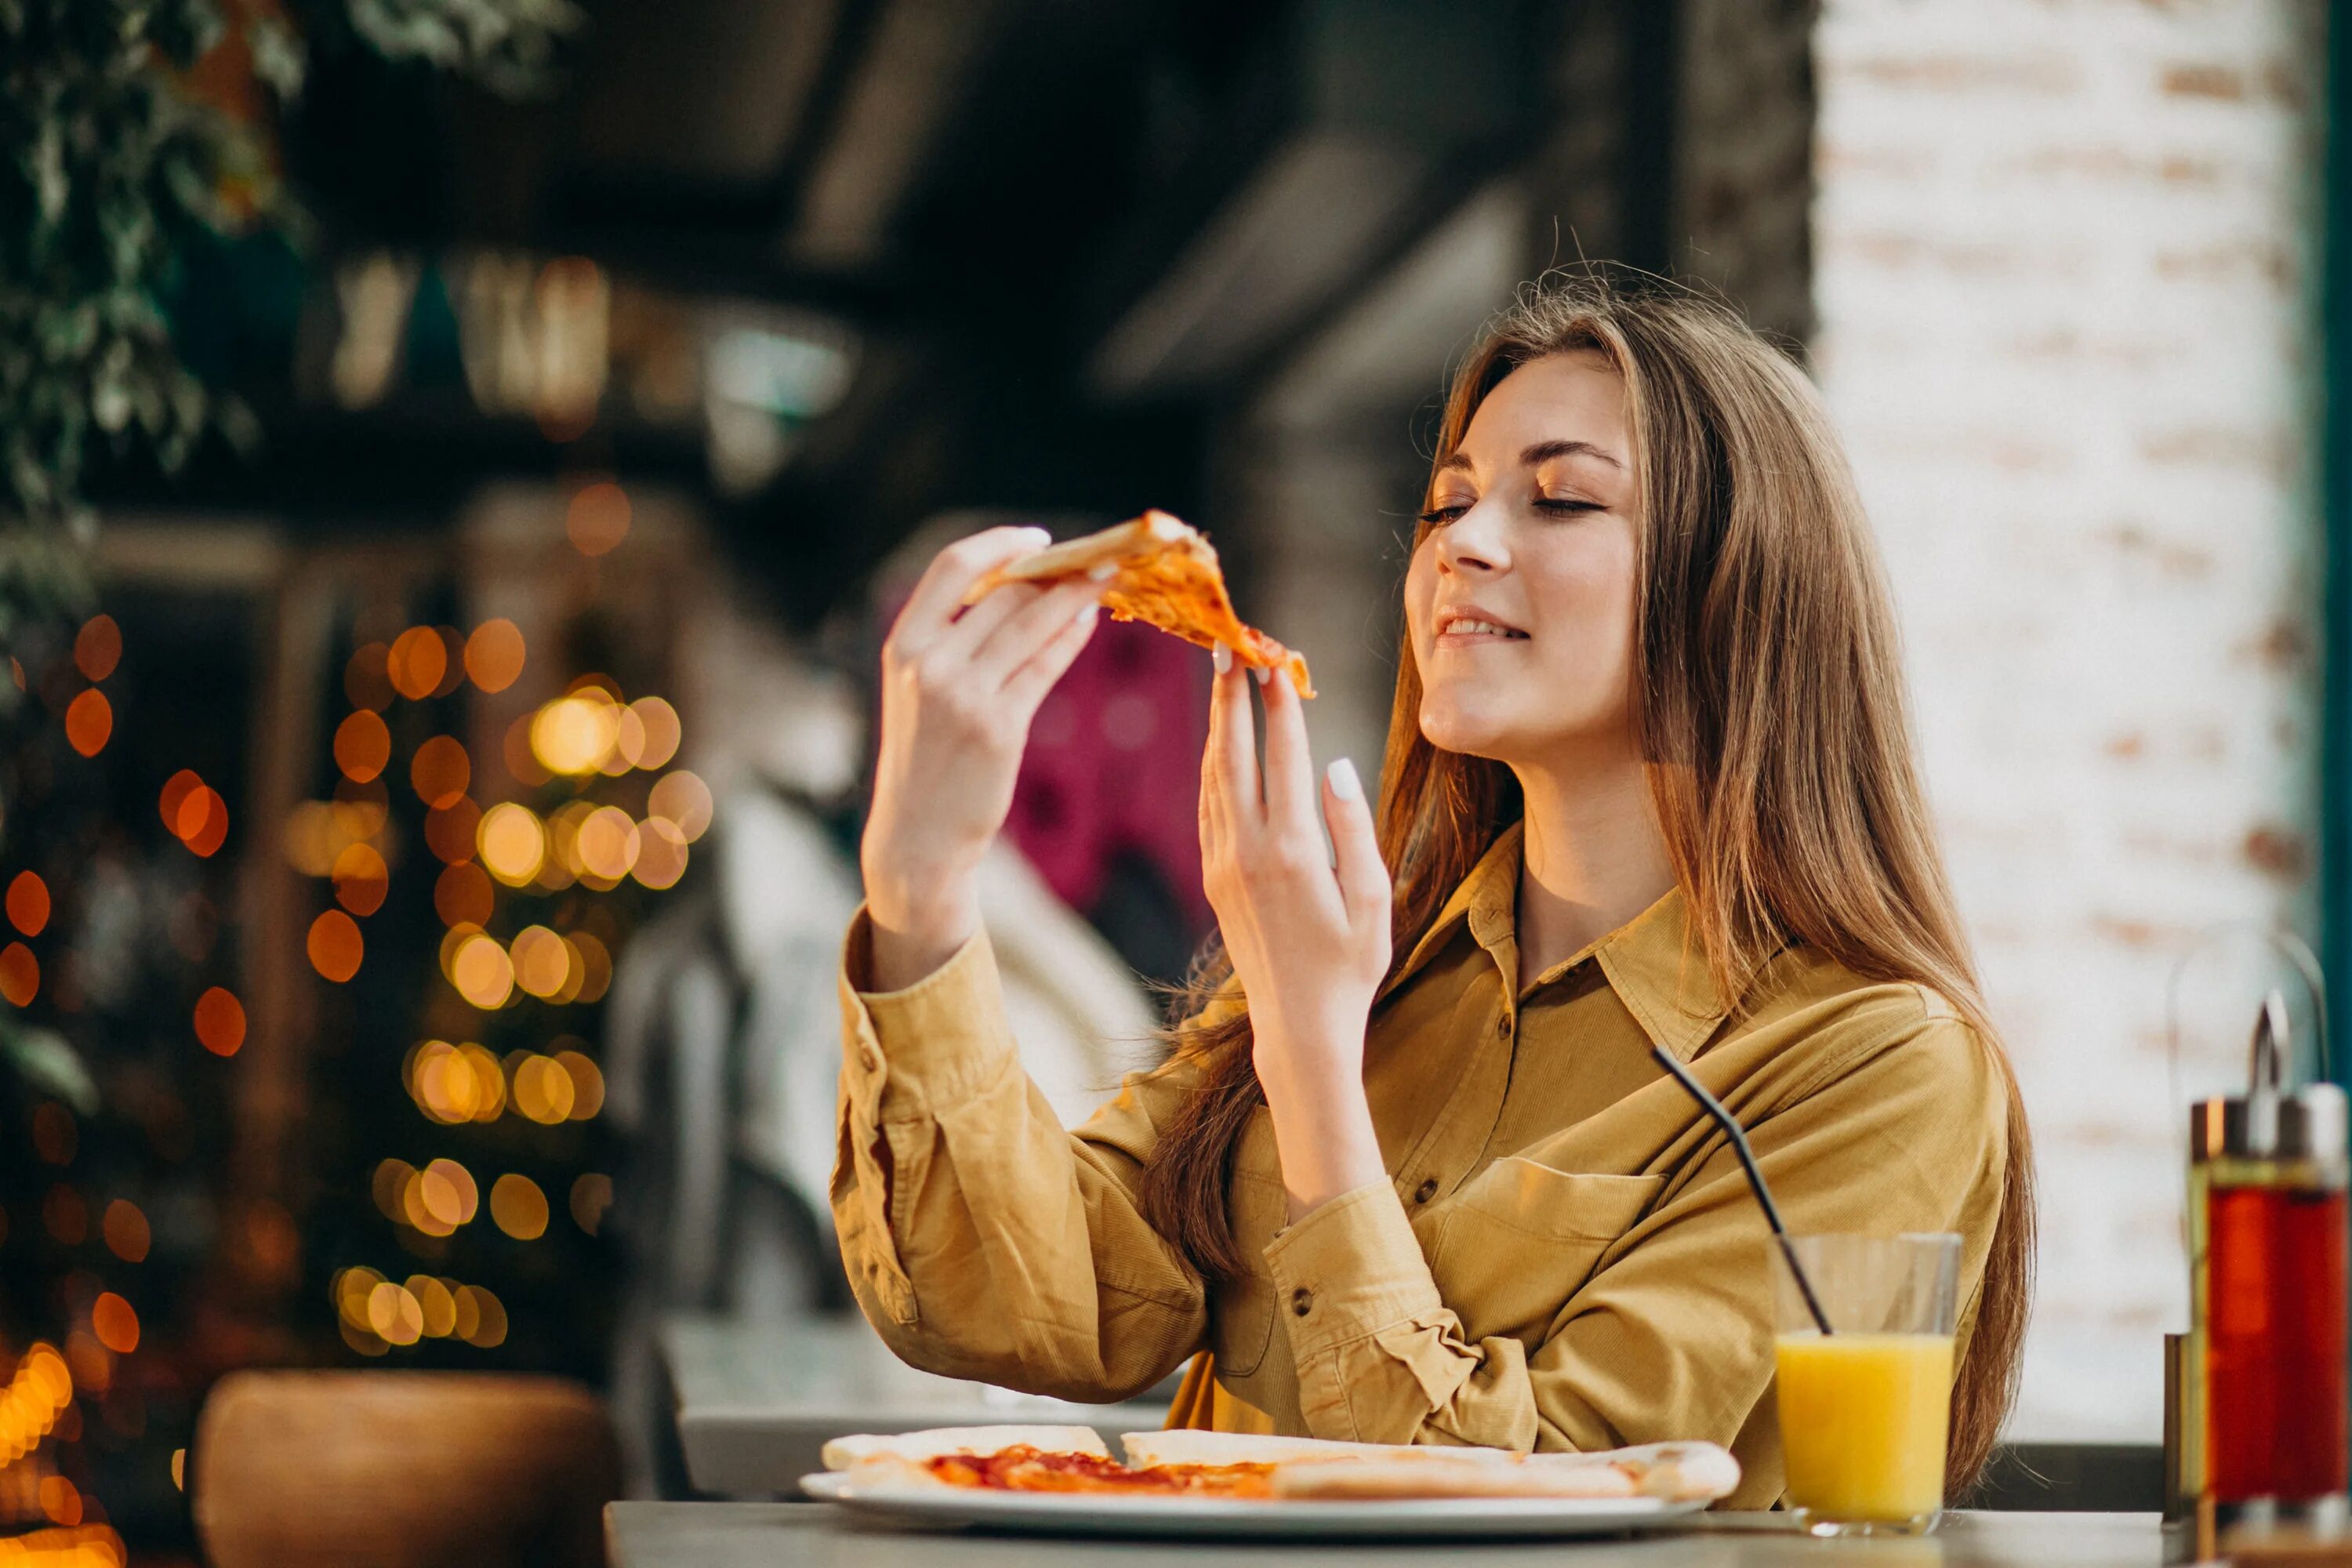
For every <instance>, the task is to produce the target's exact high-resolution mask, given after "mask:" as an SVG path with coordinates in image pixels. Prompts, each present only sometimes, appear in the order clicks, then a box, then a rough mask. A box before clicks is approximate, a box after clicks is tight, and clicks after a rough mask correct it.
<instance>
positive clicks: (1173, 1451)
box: [825, 1426, 1739, 1502]
mask: <svg viewBox="0 0 2352 1568" xmlns="http://www.w3.org/2000/svg"><path fill="white" fill-rule="evenodd" d="M1008 1432H1009V1433H1013V1434H1016V1435H1025V1436H1027V1437H1029V1438H1032V1439H1035V1440H1024V1441H1019V1442H1011V1443H1004V1442H1001V1441H1000V1440H999V1439H998V1438H996V1437H995V1436H967V1435H968V1434H999V1433H1008ZM1079 1434H1083V1436H1078V1435H1079ZM1087 1438H1092V1439H1093V1441H1092V1442H1091V1443H1088V1442H1087V1441H1086V1439H1087ZM1120 1441H1121V1444H1122V1445H1123V1446H1124V1447H1125V1449H1126V1452H1127V1462H1126V1463H1125V1464H1123V1465H1122V1464H1120V1463H1119V1462H1118V1460H1116V1459H1114V1458H1111V1457H1110V1454H1109V1450H1108V1448H1107V1447H1105V1446H1104V1445H1103V1443H1102V1439H1101V1438H1100V1437H1099V1436H1097V1435H1096V1434H1095V1433H1094V1431H1093V1430H1092V1429H1091V1428H1088V1427H1083V1426H1080V1427H1039V1428H1019V1427H981V1428H956V1427H949V1428H944V1429H941V1430H939V1431H933V1432H919V1433H911V1434H908V1435H907V1436H903V1437H849V1438H841V1439H837V1440H836V1441H835V1442H834V1443H830V1444H827V1445H826V1446H825V1462H826V1464H827V1465H828V1466H829V1467H830V1468H835V1469H845V1470H847V1471H849V1472H850V1475H851V1478H852V1479H854V1480H856V1481H857V1482H859V1483H862V1484H871V1485H874V1486H876V1487H881V1488H905V1487H917V1488H929V1487H961V1488H967V1489H975V1490H983V1491H1013V1492H1064V1493H1070V1492H1082V1493H1092V1494H1097V1495H1100V1494H1106V1493H1108V1494H1118V1495H1125V1496H1142V1497H1192V1498H1216V1499H1224V1500H1271V1501H1280V1500H1321V1501H1348V1502H1365V1501H1379V1500H1413V1499H1436V1498H1550V1499H1591V1500H1610V1499H1613V1500H1629V1499H1635V1498H1655V1499H1660V1500H1665V1501H1673V1502H1712V1501H1714V1500H1716V1499H1717V1498H1721V1497H1725V1496H1727V1495H1729V1493H1730V1492H1731V1490H1732V1489H1734V1488H1735V1487H1737V1486H1738V1484H1739V1462H1738V1460H1737V1459H1735V1458H1732V1457H1731V1455H1730V1454H1729V1453H1727V1451H1725V1450H1724V1449H1722V1448H1720V1447H1717V1446H1716V1445H1715V1444H1712V1443H1653V1444H1649V1445H1646V1446H1644V1447H1636V1448H1617V1449H1612V1450H1611V1451H1609V1452H1606V1453H1592V1454H1521V1453H1517V1452H1514V1451H1512V1450H1509V1449H1504V1448H1452V1447H1420V1446H1413V1447H1400V1446H1396V1445H1390V1444H1380V1443H1339V1442H1331V1441H1327V1440H1324V1439H1319V1438H1313V1437H1276V1436H1252V1435H1249V1434H1246V1433H1237V1432H1197V1431H1166V1432H1132V1433H1129V1434H1127V1435H1126V1436H1123V1437H1122V1438H1121V1439H1120ZM992 1445H994V1446H992Z"/></svg>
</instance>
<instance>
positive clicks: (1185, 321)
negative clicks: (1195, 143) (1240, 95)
mask: <svg viewBox="0 0 2352 1568" xmlns="http://www.w3.org/2000/svg"><path fill="white" fill-rule="evenodd" d="M1527 32H1528V22H1527V16H1526V11H1525V7H1523V6H1522V5H1518V4H1517V3H1516V0H1459V3H1457V4H1454V5H1448V6H1444V7H1437V6H1431V5H1423V4H1415V3H1413V0H1308V3H1307V4H1306V5H1302V6H1300V7H1299V9H1298V11H1297V14H1296V16H1294V17H1292V18H1291V20H1290V26H1288V27H1287V28H1286V31H1285V32H1284V33H1283V34H1280V35H1277V36H1276V37H1277V41H1276V60H1275V63H1274V65H1273V66H1272V68H1271V78H1270V79H1271V84H1272V85H1271V87H1270V88H1269V86H1268V85H1267V83H1268V77H1267V74H1266V73H1265V72H1260V73H1257V74H1255V75H1254V76H1253V77H1251V78H1250V79H1247V80H1246V81H1245V82H1244V87H1245V89H1247V90H1248V91H1249V92H1250V93H1251V94H1252V95H1253V97H1254V101H1253V105H1252V112H1250V113H1249V114H1246V115H1244V116H1240V117H1237V118H1239V119H1241V120H1243V121H1246V122H1248V123H1250V124H1251V125H1252V126H1253V128H1254V129H1256V128H1262V127H1265V126H1267V125H1269V124H1270V125H1271V132H1270V133H1267V132H1265V131H1264V130H1262V129H1261V130H1259V131H1258V142H1259V145H1258V146H1257V148H1256V149H1255V161H1254V163H1251V164H1250V166H1248V167H1247V169H1246V171H1245V172H1244V174H1242V176H1241V177H1240V178H1239V179H1238V180H1234V181H1231V182H1229V184H1228V188H1227V190H1226V193H1225V195H1223V200H1222V202H1221V203H1220V204H1219V205H1217V206H1216V207H1215V208H1214V210H1213V212H1211V213H1210V214H1208V215H1207V216H1206V218H1205V221H1203V222H1202V223H1200V224H1199V225H1198V226H1197V228H1196V229H1195V230H1194V231H1193V232H1192V234H1191V235H1190V237H1188V238H1187V239H1186V240H1185V241H1184V243H1182V244H1181V246H1177V247H1167V246H1164V245H1163V246H1160V247H1156V248H1157V249H1158V251H1159V254H1160V255H1161V256H1162V257H1164V258H1165V260H1164V263H1163V265H1162V266H1161V267H1160V269H1159V270H1158V272H1157V273H1156V275H1155V276H1153V277H1152V278H1151V279H1150V282H1149V284H1148V286H1147V287H1145V288H1144V289H1141V290H1140V292H1139V294H1138V295H1137V296H1136V297H1134V298H1133V299H1131V300H1129V302H1128V303H1127V304H1126V305H1125V308H1124V309H1123V310H1121V311H1120V312H1119V313H1118V316H1117V318H1116V320H1114V321H1112V322H1111V324H1110V325H1109V327H1108V330H1107V331H1104V332H1103V333H1102V334H1101V336H1100V338H1099V340H1098V341H1097V342H1096V344H1095V345H1094V348H1093V352H1092V353H1091V355H1090V357H1089V360H1088V363H1087V381H1088V384H1089V385H1090V386H1091V387H1092V389H1093V390H1094V391H1095V393H1096V394H1097V395H1099V396H1102V397H1104V398H1106V399H1108V400H1112V401H1122V400H1128V399H1135V398H1161V397H1171V396H1177V397H1181V396H1190V395H1201V394H1203V393H1205V392H1208V391H1211V390H1213V389H1214V388H1217V387H1219V386H1223V385H1229V384H1231V383H1232V381H1233V379H1234V377H1235V376H1236V375H1238V374H1244V373H1245V372H1246V371H1247V370H1248V369H1249V368H1250V367H1252V366H1253V365H1256V364H1260V363H1264V361H1265V358H1266V356H1267V355H1268V354H1269V353H1272V352H1274V351H1275V350H1276V349H1278V348H1279V347H1281V346H1282V345H1284V344H1286V343H1290V342H1297V340H1298V339H1299V337H1300V335H1301V334H1302V332H1304V331H1307V330H1308V329H1309V328H1310V327H1311V326H1312V325H1313V324H1314V323H1315V322H1316V321H1317V320H1318V318H1320V317H1322V316H1324V315H1325V314H1326V313H1328V311H1329V310H1331V309H1332V308H1334V306H1335V304H1336V302H1337V301H1338V300H1340V299H1342V298H1344V297H1345V295H1346V294H1347V293H1348V292H1349V290H1350V289H1353V288H1355V287H1358V286H1360V284H1361V283H1362V282H1363V281H1364V280H1365V279H1367V278H1368V277H1369V276H1370V275H1372V274H1373V273H1375V272H1376V271H1377V269H1378V268H1380V267H1381V266H1384V265H1386V264H1387V263H1388V262H1389V261H1391V260H1392V259H1393V258H1395V256H1396V255H1398V254H1401V252H1402V247H1408V246H1409V245H1410V244H1411V243H1412V240H1413V239H1414V238H1415V237H1417V235H1418V232H1419V229H1420V228H1421V227H1423V226H1426V223H1427V222H1428V221H1429V220H1430V216H1431V214H1432V212H1433V209H1436V208H1439V207H1440V205H1441V202H1440V199H1439V198H1442V196H1443V195H1444V187H1446V186H1449V185H1459V184H1460V182H1461V180H1462V178H1463V177H1464V176H1463V174H1461V173H1460V172H1459V170H1460V169H1461V167H1462V166H1464V165H1465V163H1466V165H1467V166H1468V167H1469V168H1470V170H1471V171H1472V173H1473V174H1475V173H1477V172H1478V171H1481V170H1483V169H1484V168H1485V166H1486V164H1487V163H1490V162H1491V161H1492V156H1493V155H1492V154H1491V153H1489V152H1487V151H1486V149H1488V148H1490V147H1493V146H1499V145H1502V144H1505V143H1507V142H1510V141H1512V140H1515V139H1517V138H1520V137H1523V136H1524V134H1525V121H1526V118H1527V116H1528V112H1529V110H1530V106H1531V105H1532V103H1533V102H1534V101H1535V100H1536V94H1535V93H1534V91H1533V86H1534V83H1533V80H1532V77H1531V71H1530V63H1529V62H1530V53H1531V52H1530V51H1529V50H1528V47H1527V44H1528V38H1527V37H1526V35H1527ZM1269 92H1270V93H1271V95H1272V98H1273V107H1272V109H1271V110H1268V109H1267V108H1265V98H1266V96H1267V94H1268V93H1269ZM1231 153H1232V148H1231V147H1230V146H1219V147H1214V148H1212V149H1209V150H1208V151H1207V152H1206V153H1204V156H1206V157H1210V158H1215V157H1230V155H1231ZM1459 194H1460V195H1466V194H1467V188H1466V187H1463V188H1461V189H1460V191H1459Z"/></svg>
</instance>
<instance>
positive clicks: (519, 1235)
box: [490, 1172, 547, 1241]
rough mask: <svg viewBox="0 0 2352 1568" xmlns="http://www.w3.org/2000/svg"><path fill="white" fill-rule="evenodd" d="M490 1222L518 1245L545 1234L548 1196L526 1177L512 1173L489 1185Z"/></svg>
mask: <svg viewBox="0 0 2352 1568" xmlns="http://www.w3.org/2000/svg"><path fill="white" fill-rule="evenodd" d="M490 1218H491V1220H492V1221H493V1222H495V1223H496V1224H497V1226H498V1227H499V1229H500V1230H502V1231H504V1232H506V1233H507V1234H508V1235H509V1236H510V1237H514V1238H515V1239H516V1240H517V1241H536V1240H538V1239H539V1238H540V1237H542V1236H544V1235H546V1234H547V1194H545V1193H543V1192H541V1191H540V1190H539V1184H538V1183H537V1182H534V1181H532V1180H531V1179H530V1177H529V1176H521V1175H517V1174H515V1173H512V1172H509V1173H507V1174H505V1175H503V1176H500V1177H499V1179H498V1180H497V1181H495V1182H493V1183H491V1184H490Z"/></svg>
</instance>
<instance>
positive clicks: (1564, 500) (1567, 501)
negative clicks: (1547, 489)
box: [1536, 496, 1601, 516]
mask: <svg viewBox="0 0 2352 1568" xmlns="http://www.w3.org/2000/svg"><path fill="white" fill-rule="evenodd" d="M1536 510H1538V511H1548V512H1550V513H1552V514H1553V515H1555V516H1565V515H1567V514H1569V513H1571V512H1581V511H1599V510H1601V503H1600V502H1599V501H1591V500H1576V499H1575V498H1574V497H1572V496H1538V497H1537V498H1536Z"/></svg>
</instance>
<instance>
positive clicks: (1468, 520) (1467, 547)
mask: <svg viewBox="0 0 2352 1568" xmlns="http://www.w3.org/2000/svg"><path fill="white" fill-rule="evenodd" d="M1502 511H1503V509H1502V508H1501V507H1500V506H1497V505H1496V504H1494V503H1493V502H1491V501H1480V502H1479V503H1478V504H1477V505H1475V506H1474V507H1472V508H1471V509H1470V510H1468V511H1465V512H1464V513H1463V514H1462V515H1461V516H1460V517H1457V518H1455V519H1454V521H1452V522H1450V523H1448V524H1446V525H1445V527H1444V529H1443V530H1442V531H1440V532H1439V533H1438V536H1437V560H1438V564H1440V565H1441V566H1444V567H1446V568H1447V569H1448V570H1451V571H1454V572H1500V571H1502V570H1504V569H1505V568H1506V567H1507V566H1509V565H1510V563H1511V558H1510V551H1509V547H1508V545H1507V542H1505V540H1504V537H1503V516H1502Z"/></svg>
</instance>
